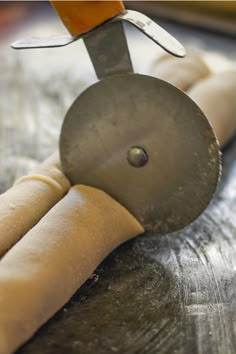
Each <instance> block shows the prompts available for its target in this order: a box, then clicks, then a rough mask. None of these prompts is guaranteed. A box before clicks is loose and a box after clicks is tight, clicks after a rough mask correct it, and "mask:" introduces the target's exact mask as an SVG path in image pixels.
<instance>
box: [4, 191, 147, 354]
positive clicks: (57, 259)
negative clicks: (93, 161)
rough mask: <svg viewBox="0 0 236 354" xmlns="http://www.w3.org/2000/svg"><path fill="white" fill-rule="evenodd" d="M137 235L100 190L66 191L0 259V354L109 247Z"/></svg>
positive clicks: (59, 302) (66, 295) (57, 304)
mask: <svg viewBox="0 0 236 354" xmlns="http://www.w3.org/2000/svg"><path fill="white" fill-rule="evenodd" d="M143 231H144V230H143V228H142V226H141V225H140V224H139V223H138V222H137V220H136V219H135V218H134V217H133V216H132V215H131V214H130V213H129V212H128V211H127V210H126V209H125V208H123V207H122V206H121V205H120V204H118V203H117V202H116V201H115V200H113V199H112V198H111V197H109V196H108V195H107V194H105V193H104V192H102V191H99V190H97V189H94V188H91V187H86V186H75V187H72V188H71V189H70V191H69V193H68V194H67V195H66V196H65V197H64V198H63V199H62V200H61V201H60V202H59V203H57V204H56V205H55V206H54V207H53V208H52V209H51V210H50V211H49V212H48V214H47V215H46V216H44V218H42V220H41V221H40V222H39V223H38V224H37V225H36V226H35V227H34V228H33V229H32V230H30V231H29V232H28V233H27V234H26V235H25V236H24V237H23V238H22V239H21V240H20V242H18V243H17V244H16V245H15V246H14V247H13V248H12V249H11V250H10V251H9V252H8V253H7V254H6V255H5V256H4V257H3V258H2V260H1V261H0V314H1V315H0V354H8V353H12V352H13V351H15V350H16V349H17V348H18V347H19V346H20V345H21V344H23V343H24V342H25V341H27V340H28V339H29V338H30V337H31V336H32V335H33V334H34V333H35V332H36V331H37V329H38V328H39V327H40V326H41V325H42V324H43V323H44V322H46V321H47V320H48V319H49V318H50V317H51V316H52V315H53V314H54V313H55V312H56V311H57V310H59V309H60V308H61V307H62V306H63V305H64V304H65V303H66V302H67V301H68V300H69V299H70V298H71V296H72V295H73V294H74V293H75V291H76V290H77V289H78V288H79V287H80V286H81V285H82V284H83V283H84V282H85V281H86V280H87V279H88V278H89V276H91V274H92V273H93V271H94V270H95V268H96V267H97V266H98V264H99V263H100V262H101V261H102V260H103V259H104V258H105V257H106V256H107V255H108V254H109V253H110V252H111V251H112V250H113V249H114V248H115V247H117V246H118V245H120V244H121V243H122V242H124V241H126V240H128V239H130V238H131V237H133V236H136V235H138V234H140V233H142V232H143Z"/></svg>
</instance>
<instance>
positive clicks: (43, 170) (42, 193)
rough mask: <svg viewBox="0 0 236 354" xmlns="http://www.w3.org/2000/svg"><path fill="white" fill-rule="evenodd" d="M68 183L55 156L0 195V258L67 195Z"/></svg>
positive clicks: (56, 155) (57, 157)
mask: <svg viewBox="0 0 236 354" xmlns="http://www.w3.org/2000/svg"><path fill="white" fill-rule="evenodd" d="M69 188H70V183H69V181H68V180H67V178H66V177H65V176H64V174H63V173H62V171H61V169H60V164H59V156H58V154H54V155H53V156H52V157H50V158H49V159H48V160H46V161H45V162H44V163H42V164H41V165H39V167H37V169H35V170H34V171H33V172H32V173H31V174H30V175H29V176H24V177H22V178H20V179H19V180H18V181H17V182H16V183H15V184H14V185H13V187H12V188H10V189H9V190H8V191H6V192H5V193H3V194H2V195H0V257H1V256H2V255H3V254H4V253H5V252H6V251H8V250H9V249H10V248H11V247H12V246H13V245H14V244H15V243H16V242H17V241H18V240H19V239H20V238H21V237H22V236H23V235H24V234H25V233H26V232H27V231H28V230H29V229H30V228H32V227H33V226H34V225H35V224H36V223H37V222H38V221H39V220H40V219H41V218H42V217H43V216H44V215H45V214H46V213H47V212H48V210H49V209H50V208H52V206H53V205H55V204H56V203H57V202H58V201H59V200H60V199H61V198H62V197H63V196H64V194H65V193H66V192H67V191H68V189H69Z"/></svg>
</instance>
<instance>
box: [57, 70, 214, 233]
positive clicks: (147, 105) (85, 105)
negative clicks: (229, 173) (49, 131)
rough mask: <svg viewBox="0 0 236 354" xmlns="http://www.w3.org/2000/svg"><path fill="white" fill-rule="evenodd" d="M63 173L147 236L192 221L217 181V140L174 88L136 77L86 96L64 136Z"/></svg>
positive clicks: (103, 84)
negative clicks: (108, 199) (116, 207)
mask: <svg viewBox="0 0 236 354" xmlns="http://www.w3.org/2000/svg"><path fill="white" fill-rule="evenodd" d="M60 152H61V162H62V168H63V170H64V171H65V173H66V175H67V176H68V177H69V179H70V180H71V182H72V183H73V184H77V183H79V184H87V185H90V186H93V187H97V188H100V189H102V190H104V191H105V192H107V193H108V194H110V195H111V196H112V197H113V198H115V199H116V200H117V201H119V202H120V203H121V204H123V205H124V206H125V207H126V208H127V209H128V210H129V211H130V212H131V213H132V214H133V215H134V216H135V217H136V218H137V219H138V220H139V221H140V222H141V223H142V225H143V226H144V228H145V229H146V230H148V231H152V232H157V233H169V232H173V231H176V230H179V229H181V228H183V227H185V226H186V225H188V224H190V223H191V222H192V221H193V220H195V219H196V218H197V217H198V216H199V215H200V214H201V213H202V211H203V210H204V209H205V208H206V206H207V205H208V204H209V202H210V200H211V198H212V195H213V194H214V191H215V189H216V186H217V182H218V178H219V152H218V144H217V142H216V139H215V136H214V133H213V131H212V128H211V126H210V125H209V123H208V121H207V119H206V118H205V116H204V114H203V113H202V112H201V110H200V109H199V108H198V106H197V105H196V104H195V103H194V102H193V101H192V100H191V99H190V98H189V97H188V96H187V95H185V94H184V93H183V92H181V91H180V90H178V89H176V88H175V87H174V86H172V85H170V84H168V83H166V82H164V81H162V80H158V79H156V78H152V77H149V76H145V75H139V74H123V75H116V76H112V77H107V78H105V79H103V80H101V81H100V82H97V83H96V84H94V85H93V86H91V87H89V88H88V89H87V90H85V91H84V92H83V93H82V94H81V95H80V96H79V97H78V98H77V99H76V101H75V102H74V103H73V105H72V106H71V108H70V109H69V111H68V113H67V115H66V117H65V120H64V124H63V127H62V131H61V138H60Z"/></svg>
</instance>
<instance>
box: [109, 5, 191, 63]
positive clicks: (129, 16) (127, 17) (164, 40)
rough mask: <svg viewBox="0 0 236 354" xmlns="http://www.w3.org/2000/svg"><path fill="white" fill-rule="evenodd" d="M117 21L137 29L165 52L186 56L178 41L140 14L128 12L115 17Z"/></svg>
mask: <svg viewBox="0 0 236 354" xmlns="http://www.w3.org/2000/svg"><path fill="white" fill-rule="evenodd" d="M119 19H120V20H122V21H126V22H129V23H130V24H132V25H133V26H135V27H136V28H138V29H139V30H140V31H141V32H143V33H144V34H146V36H148V37H149V38H150V39H152V40H153V41H154V42H155V43H156V44H158V45H159V46H160V47H162V48H163V49H164V50H165V51H166V52H168V53H170V54H172V55H174V56H176V57H184V56H185V55H186V50H185V48H184V47H183V46H182V44H181V43H180V42H179V41H177V40H176V39H175V38H174V37H173V36H171V35H170V34H169V33H168V32H167V31H165V30H164V29H163V28H162V27H161V26H159V25H158V24H156V23H155V22H154V21H152V20H151V19H150V18H149V17H147V16H146V15H144V14H142V13H141V12H138V11H133V10H128V11H126V12H123V13H121V14H120V15H118V16H117V17H115V20H116V21H117V20H119Z"/></svg>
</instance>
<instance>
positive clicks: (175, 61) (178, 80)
mask: <svg viewBox="0 0 236 354" xmlns="http://www.w3.org/2000/svg"><path fill="white" fill-rule="evenodd" d="M210 73H211V71H210V69H209V67H208V66H207V64H206V63H205V61H204V60H203V59H202V58H201V56H199V55H198V54H195V53H191V52H190V53H187V56H186V57H185V58H176V57H173V56H172V55H170V54H165V55H163V56H162V57H161V58H159V59H158V61H157V62H156V63H155V65H154V67H153V68H152V72H151V75H152V76H155V77H157V78H159V79H162V80H165V81H167V82H169V83H170V84H172V85H174V86H176V87H178V88H179V89H181V90H183V91H186V90H188V89H189V88H190V87H191V86H192V85H193V84H194V83H196V82H197V81H199V80H201V79H203V78H206V77H207V76H208V75H210Z"/></svg>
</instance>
